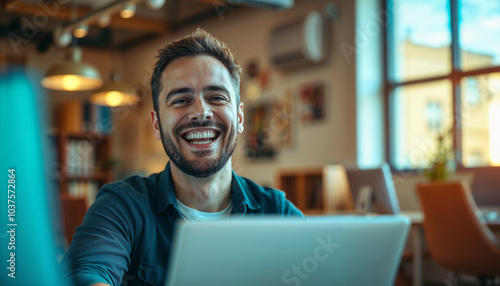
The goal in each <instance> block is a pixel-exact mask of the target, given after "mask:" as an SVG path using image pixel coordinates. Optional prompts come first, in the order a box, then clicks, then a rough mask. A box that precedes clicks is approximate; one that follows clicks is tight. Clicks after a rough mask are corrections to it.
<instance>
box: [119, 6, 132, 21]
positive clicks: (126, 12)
mask: <svg viewBox="0 0 500 286" xmlns="http://www.w3.org/2000/svg"><path fill="white" fill-rule="evenodd" d="M134 14H135V4H127V5H126V6H125V7H124V8H123V9H122V10H121V11H120V16H121V17H122V18H125V19H128V18H132V17H133V16H134Z"/></svg>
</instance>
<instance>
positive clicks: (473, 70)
mask: <svg viewBox="0 0 500 286" xmlns="http://www.w3.org/2000/svg"><path fill="white" fill-rule="evenodd" d="M386 9H387V11H388V12H389V13H387V15H388V17H389V18H388V19H387V23H388V24H387V26H386V31H385V32H386V37H385V38H386V49H385V50H386V56H385V58H386V94H385V96H386V101H387V106H388V112H387V113H386V114H387V115H386V116H387V118H386V120H387V126H388V127H389V128H388V137H387V138H388V151H389V152H388V153H389V158H388V159H389V161H390V162H391V165H392V166H393V167H394V168H395V169H398V170H405V169H416V168H423V167H427V165H428V163H429V161H428V154H429V153H430V152H432V150H433V146H434V144H435V138H436V135H437V134H438V133H439V132H444V131H445V130H447V129H449V128H453V131H454V132H453V135H454V143H455V160H456V163H457V165H458V166H461V167H476V166H488V165H500V32H499V27H500V1H474V0H420V1H412V0H388V1H387V2H386Z"/></svg>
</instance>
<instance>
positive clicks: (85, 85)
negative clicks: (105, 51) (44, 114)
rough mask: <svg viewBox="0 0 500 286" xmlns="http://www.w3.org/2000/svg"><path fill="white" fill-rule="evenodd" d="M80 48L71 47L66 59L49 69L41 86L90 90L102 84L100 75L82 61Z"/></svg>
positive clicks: (55, 88)
mask: <svg viewBox="0 0 500 286" xmlns="http://www.w3.org/2000/svg"><path fill="white" fill-rule="evenodd" d="M81 59H82V50H81V48H79V47H72V48H71V50H70V52H69V53H68V55H67V59H66V60H65V61H64V62H62V63H59V64H57V65H55V66H53V67H52V68H50V69H49V71H48V72H47V75H46V76H45V77H44V78H43V79H42V82H41V83H42V86H43V87H45V88H48V89H54V90H66V91H76V90H91V89H96V88H98V87H100V86H101V85H102V79H101V75H100V74H99V71H98V70H97V69H95V68H94V67H93V66H91V65H89V64H86V63H82V62H81Z"/></svg>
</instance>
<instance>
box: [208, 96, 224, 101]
mask: <svg viewBox="0 0 500 286" xmlns="http://www.w3.org/2000/svg"><path fill="white" fill-rule="evenodd" d="M210 100H211V101H224V100H226V98H225V97H224V96H222V95H214V96H212V97H211V98H210Z"/></svg>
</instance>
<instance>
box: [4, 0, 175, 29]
mask: <svg viewBox="0 0 500 286" xmlns="http://www.w3.org/2000/svg"><path fill="white" fill-rule="evenodd" d="M6 8H7V9H6V10H7V11H8V12H11V13H17V14H24V15H35V13H38V14H40V13H45V15H47V16H49V17H50V18H53V19H58V20H63V21H70V20H71V6H65V5H61V4H58V3H57V2H54V3H50V4H49V3H47V4H43V3H41V2H39V3H38V4H35V3H27V2H22V1H14V2H12V3H10V4H9V5H8V6H7V7H6ZM90 12H92V9H90V8H88V7H78V9H77V13H76V14H77V18H79V17H82V16H84V15H87V14H88V13H90ZM108 27H111V28H116V29H123V30H136V31H143V32H148V33H154V34H166V33H169V32H170V28H169V26H168V24H166V23H165V22H162V21H158V20H151V19H146V18H139V17H132V18H129V19H123V18H121V17H120V16H118V15H113V16H112V17H111V22H110V23H109V26H108Z"/></svg>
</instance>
